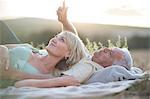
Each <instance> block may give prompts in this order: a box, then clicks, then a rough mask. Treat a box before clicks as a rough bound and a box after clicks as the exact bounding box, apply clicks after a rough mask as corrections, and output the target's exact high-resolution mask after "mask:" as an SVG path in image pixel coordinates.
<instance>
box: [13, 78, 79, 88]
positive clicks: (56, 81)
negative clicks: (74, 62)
mask: <svg viewBox="0 0 150 99" xmlns="http://www.w3.org/2000/svg"><path fill="white" fill-rule="evenodd" d="M71 85H72V86H76V85H80V83H79V82H78V81H77V80H76V79H74V77H71V76H63V77H57V78H53V79H42V80H37V79H28V80H22V81H18V82H16V83H15V86H16V87H25V86H30V87H39V88H51V87H62V86H71Z"/></svg>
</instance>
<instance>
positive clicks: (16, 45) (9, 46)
mask: <svg viewBox="0 0 150 99" xmlns="http://www.w3.org/2000/svg"><path fill="white" fill-rule="evenodd" d="M5 46H6V47H7V48H8V49H10V48H15V47H18V46H25V47H31V48H32V46H31V45H30V44H27V43H25V44H5Z"/></svg>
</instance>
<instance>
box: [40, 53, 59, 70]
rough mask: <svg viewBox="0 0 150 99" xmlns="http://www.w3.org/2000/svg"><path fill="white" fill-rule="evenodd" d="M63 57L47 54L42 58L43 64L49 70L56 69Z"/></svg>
mask: <svg viewBox="0 0 150 99" xmlns="http://www.w3.org/2000/svg"><path fill="white" fill-rule="evenodd" d="M60 60H61V59H60V58H59V57H56V56H53V55H49V54H48V55H46V56H43V57H42V58H41V61H42V63H43V65H44V66H45V67H46V68H47V70H48V71H50V70H53V69H55V66H56V64H57V63H58V62H59V61H60Z"/></svg>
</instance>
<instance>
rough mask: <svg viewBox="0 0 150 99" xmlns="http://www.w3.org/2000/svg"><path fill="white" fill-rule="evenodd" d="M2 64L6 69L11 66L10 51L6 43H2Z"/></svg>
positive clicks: (0, 63) (0, 52)
mask: <svg viewBox="0 0 150 99" xmlns="http://www.w3.org/2000/svg"><path fill="white" fill-rule="evenodd" d="M0 66H1V68H3V67H4V69H5V70H8V68H9V51H8V48H7V47H6V46H4V45H0Z"/></svg>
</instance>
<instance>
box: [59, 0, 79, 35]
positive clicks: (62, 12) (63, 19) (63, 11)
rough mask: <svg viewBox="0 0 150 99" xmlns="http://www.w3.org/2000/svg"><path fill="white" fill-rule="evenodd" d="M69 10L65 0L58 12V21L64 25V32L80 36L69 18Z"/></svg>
mask: <svg viewBox="0 0 150 99" xmlns="http://www.w3.org/2000/svg"><path fill="white" fill-rule="evenodd" d="M67 10H68V8H67V7H66V5H65V0H64V1H63V5H62V7H59V8H58V10H57V16H58V21H59V22H60V23H61V24H62V31H70V32H73V33H75V34H76V35H78V33H77V30H76V28H75V27H74V25H73V24H72V23H71V22H70V21H69V20H68V18H67Z"/></svg>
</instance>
